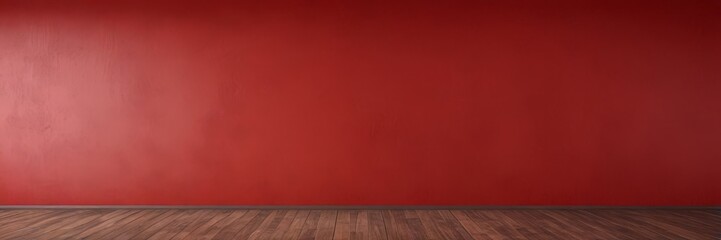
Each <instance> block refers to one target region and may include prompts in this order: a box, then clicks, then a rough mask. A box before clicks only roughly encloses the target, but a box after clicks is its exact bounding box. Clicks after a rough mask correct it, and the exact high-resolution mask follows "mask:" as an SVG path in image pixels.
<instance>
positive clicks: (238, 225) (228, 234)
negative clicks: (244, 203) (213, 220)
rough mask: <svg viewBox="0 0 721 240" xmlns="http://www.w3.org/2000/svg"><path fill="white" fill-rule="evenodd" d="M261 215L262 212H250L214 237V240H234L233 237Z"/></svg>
mask: <svg viewBox="0 0 721 240" xmlns="http://www.w3.org/2000/svg"><path fill="white" fill-rule="evenodd" d="M259 213H260V210H249V211H248V212H246V213H245V214H243V216H242V217H240V218H238V219H237V220H235V221H233V223H231V224H230V225H228V226H227V227H225V228H223V229H221V230H220V231H219V232H218V234H216V235H215V236H214V237H213V239H233V237H234V236H235V235H236V234H238V233H240V231H241V230H243V228H245V226H247V225H248V223H250V221H252V220H253V218H255V217H256V216H257V215H258V214H259Z"/></svg>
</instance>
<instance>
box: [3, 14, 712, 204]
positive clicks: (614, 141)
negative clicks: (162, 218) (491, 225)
mask: <svg viewBox="0 0 721 240" xmlns="http://www.w3.org/2000/svg"><path fill="white" fill-rule="evenodd" d="M301 2H302V1H301ZM341 2H343V1H340V2H337V3H322V2H312V3H311V2H307V3H304V4H299V3H294V4H287V3H278V2H276V3H275V4H260V3H242V4H238V3H230V2H222V1H210V2H209V1H195V2H191V1H185V2H170V1H152V2H144V1H72V0H71V1H33V0H31V1H15V2H10V1H2V2H0V204H473V205H485V204H499V205H517V204H560V205H576V204H580V205H681V204H696V205H713V204H715V205H719V204H721V4H719V2H718V1H682V0H678V1H596V2H595V3H593V2H591V1H580V2H584V3H573V2H572V1H568V2H554V3H553V4H543V3H542V2H543V1H505V2H514V3H513V4H511V3H503V2H504V1H477V2H476V3H475V4H470V3H461V2H448V3H435V4H432V3H424V2H414V3H409V2H406V3H403V2H395V3H382V2H372V1H371V2H368V1H347V2H346V3H341ZM351 2H356V3H351ZM439 2H440V1H439Z"/></svg>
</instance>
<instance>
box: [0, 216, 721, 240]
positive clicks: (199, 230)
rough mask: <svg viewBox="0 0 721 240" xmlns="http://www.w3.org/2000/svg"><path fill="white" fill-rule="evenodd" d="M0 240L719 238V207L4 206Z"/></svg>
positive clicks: (0, 222) (720, 227) (720, 224)
mask: <svg viewBox="0 0 721 240" xmlns="http://www.w3.org/2000/svg"><path fill="white" fill-rule="evenodd" d="M0 239H721V211H719V210H714V209H706V210H651V209H648V210H622V209H595V210H591V209H589V210H536V209H511V210H500V209H499V210H262V209H258V210H232V209H144V210H141V209H115V210H113V209H73V210H70V209H54V210H53V209H34V210H27V209H25V210H23V209H15V210H2V209H0Z"/></svg>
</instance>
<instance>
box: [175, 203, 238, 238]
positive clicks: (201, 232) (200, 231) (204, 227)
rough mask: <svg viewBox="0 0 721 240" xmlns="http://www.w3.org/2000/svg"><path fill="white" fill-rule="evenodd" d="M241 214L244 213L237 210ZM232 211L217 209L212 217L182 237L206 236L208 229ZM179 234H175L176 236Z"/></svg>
mask: <svg viewBox="0 0 721 240" xmlns="http://www.w3.org/2000/svg"><path fill="white" fill-rule="evenodd" d="M239 212H240V213H241V214H243V213H245V212H244V211H239ZM232 213H233V211H232V210H223V211H217V212H215V214H213V217H212V218H211V219H210V220H208V221H206V222H205V223H202V224H201V225H200V226H199V227H197V228H196V229H195V230H193V231H192V232H190V233H189V234H188V235H187V236H185V237H184V238H183V239H199V238H201V237H203V238H207V237H206V235H207V233H208V231H209V230H210V229H211V228H212V227H213V226H214V225H215V224H218V223H220V221H222V220H224V219H225V218H227V217H229V216H230V215H231V214H232ZM177 237H179V236H176V238H177Z"/></svg>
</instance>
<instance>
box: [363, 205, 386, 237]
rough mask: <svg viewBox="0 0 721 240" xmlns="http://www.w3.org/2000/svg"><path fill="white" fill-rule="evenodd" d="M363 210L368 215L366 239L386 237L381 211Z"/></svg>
mask: <svg viewBox="0 0 721 240" xmlns="http://www.w3.org/2000/svg"><path fill="white" fill-rule="evenodd" d="M365 212H366V213H367V215H368V230H369V232H368V239H388V232H387V231H386V226H385V220H384V219H383V214H382V212H381V211H380V210H370V211H365Z"/></svg>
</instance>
